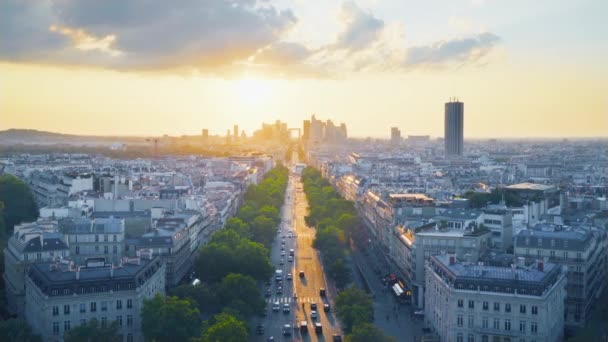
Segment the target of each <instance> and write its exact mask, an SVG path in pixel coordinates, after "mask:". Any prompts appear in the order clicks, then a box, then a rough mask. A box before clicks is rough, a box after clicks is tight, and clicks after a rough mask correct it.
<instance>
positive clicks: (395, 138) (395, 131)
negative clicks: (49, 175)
mask: <svg viewBox="0 0 608 342" xmlns="http://www.w3.org/2000/svg"><path fill="white" fill-rule="evenodd" d="M400 142H401V131H400V130H399V128H398V127H391V144H393V145H398V144H399V143H400Z"/></svg>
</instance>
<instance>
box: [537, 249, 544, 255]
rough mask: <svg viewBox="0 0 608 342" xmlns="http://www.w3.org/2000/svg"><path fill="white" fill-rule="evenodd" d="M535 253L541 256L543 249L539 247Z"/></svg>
mask: <svg viewBox="0 0 608 342" xmlns="http://www.w3.org/2000/svg"><path fill="white" fill-rule="evenodd" d="M536 255H538V256H539V257H542V256H543V251H542V250H541V249H539V250H537V251H536Z"/></svg>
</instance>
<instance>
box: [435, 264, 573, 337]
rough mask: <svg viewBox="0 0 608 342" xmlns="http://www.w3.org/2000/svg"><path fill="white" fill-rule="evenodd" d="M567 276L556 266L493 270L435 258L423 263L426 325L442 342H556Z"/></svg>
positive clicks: (496, 268) (560, 333) (561, 331)
mask: <svg viewBox="0 0 608 342" xmlns="http://www.w3.org/2000/svg"><path fill="white" fill-rule="evenodd" d="M565 285H566V277H565V272H564V270H563V269H562V267H561V266H560V265H557V264H553V263H544V262H542V261H541V262H538V263H537V264H536V265H534V266H533V267H528V268H518V267H494V266H484V265H480V264H477V263H466V262H459V261H457V259H456V257H454V256H453V255H447V254H445V255H437V256H433V257H431V258H430V260H429V261H428V262H427V264H426V288H427V290H426V293H425V299H426V305H425V310H424V314H425V323H426V324H427V326H429V327H431V328H432V329H433V330H434V331H435V332H436V333H437V334H438V335H439V336H440V338H441V341H445V342H465V341H466V342H476V341H478V342H558V341H561V340H562V337H563V333H564V316H563V315H562V314H561V313H562V312H563V311H564V299H565V297H566V288H565Z"/></svg>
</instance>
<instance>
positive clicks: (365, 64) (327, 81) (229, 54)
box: [0, 0, 608, 138]
mask: <svg viewBox="0 0 608 342" xmlns="http://www.w3.org/2000/svg"><path fill="white" fill-rule="evenodd" d="M139 6H141V4H139V3H135V4H133V5H132V6H129V7H127V6H124V5H123V4H121V3H120V2H118V3H116V4H108V5H107V6H104V5H95V6H93V5H91V4H88V3H82V2H71V1H63V2H57V1H47V2H19V1H13V0H10V1H9V0H7V1H4V2H2V3H1V4H0V22H1V23H2V24H1V26H0V41H2V42H3V43H2V44H0V72H1V73H2V75H3V78H2V81H1V82H2V87H3V89H4V92H3V94H2V95H0V96H2V98H1V101H0V112H1V113H2V114H3V117H2V119H3V120H2V121H1V122H0V130H4V129H9V128H31V129H38V130H45V131H52V132H60V133H72V134H91V135H136V136H150V135H163V134H168V135H182V134H186V135H195V134H200V130H201V129H202V128H208V129H209V130H210V134H223V133H225V132H226V129H228V128H231V127H232V126H233V125H234V124H238V125H239V128H240V129H241V130H245V131H246V132H248V133H249V132H252V131H253V130H254V129H257V127H258V125H259V123H260V122H273V121H274V120H275V119H280V120H282V121H283V122H287V124H288V126H289V127H301V123H302V120H304V119H306V118H308V117H310V115H311V114H315V113H316V114H317V115H319V116H321V117H327V118H331V119H332V120H333V121H335V122H345V123H347V125H348V126H349V136H352V137H367V136H371V137H386V136H388V132H389V130H390V127H398V128H399V129H400V130H401V132H402V134H403V136H407V135H410V134H411V135H421V134H425V135H426V134H428V135H431V136H442V135H443V106H442V104H443V103H444V102H445V101H446V99H448V98H450V97H452V96H458V97H459V98H461V99H463V100H464V101H466V102H467V123H466V124H465V127H464V135H465V137H467V138H507V137H509V138H514V137H548V138H559V137H605V136H606V132H608V112H607V110H608V109H607V108H608V103H607V100H606V97H605V96H604V95H603V94H604V93H605V91H606V85H605V82H604V79H605V78H606V76H608V67H607V66H606V64H605V63H603V61H604V60H606V59H608V48H607V47H606V45H605V44H603V42H605V38H606V36H607V35H608V32H607V29H606V27H605V25H603V24H602V17H601V14H600V13H605V12H606V10H607V9H608V8H607V7H608V4H606V3H605V2H603V1H599V0H581V1H576V2H572V1H539V2H535V3H534V4H530V3H528V2H525V1H516V2H509V3H506V2H500V1H479V0H476V1H465V0H462V1H437V2H433V3H428V4H420V3H418V2H413V1H400V2H397V1H387V2H376V1H357V2H350V1H346V2H332V3H323V4H315V6H311V5H309V4H306V3H302V2H298V1H290V0H280V1H271V2H264V3H257V2H255V1H249V2H233V3H232V4H230V3H229V2H217V3H213V4H212V5H209V6H201V5H200V4H198V3H196V2H192V3H183V4H171V5H166V4H163V2H157V3H155V5H153V6H147V7H145V8H140V7H139ZM167 6H169V7H167ZM169 9H170V10H171V11H172V13H175V14H176V15H177V16H180V17H181V18H182V19H183V20H181V21H179V22H176V21H174V20H173V19H172V18H173V17H172V16H165V15H164V14H165V13H167V11H168V10H169ZM141 13H143V14H144V15H143V16H141V15H140V14H141ZM93 14H95V15H93ZM24 16H28V18H30V20H28V21H27V23H26V24H27V25H25V24H24V23H25V22H21V21H19V20H15V18H20V17H24ZM201 16H203V17H209V18H213V19H214V20H213V23H214V24H213V25H210V24H208V23H206V22H201V21H197V19H196V18H199V17H201ZM188 23H190V24H188ZM549 27H550V30H548V28H549ZM219 32H223V33H222V34H219ZM548 32H549V33H550V34H548ZM177 37H179V38H177ZM17 38H18V39H17ZM40 42H44V44H43V43H40ZM159 42H160V43H159ZM227 42H230V44H228V43H227ZM167 123H171V124H170V125H167Z"/></svg>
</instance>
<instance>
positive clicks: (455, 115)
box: [444, 100, 464, 156]
mask: <svg viewBox="0 0 608 342" xmlns="http://www.w3.org/2000/svg"><path fill="white" fill-rule="evenodd" d="M444 126H445V127H444V128H445V131H444V138H445V140H444V143H445V155H446V156H461V155H462V150H463V147H464V144H463V138H464V137H463V127H464V103H462V102H460V101H458V100H454V101H452V100H450V102H447V103H446V104H445V123H444Z"/></svg>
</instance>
